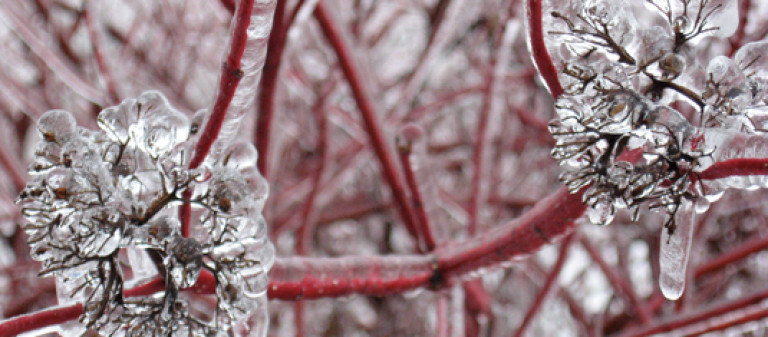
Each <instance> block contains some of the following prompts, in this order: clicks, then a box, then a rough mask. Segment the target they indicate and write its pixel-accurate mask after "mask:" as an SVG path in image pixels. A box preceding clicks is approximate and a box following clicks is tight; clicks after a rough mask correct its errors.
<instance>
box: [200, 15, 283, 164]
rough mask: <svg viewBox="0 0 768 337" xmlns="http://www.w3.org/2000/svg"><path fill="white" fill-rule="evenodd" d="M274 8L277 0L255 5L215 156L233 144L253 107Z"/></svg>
mask: <svg viewBox="0 0 768 337" xmlns="http://www.w3.org/2000/svg"><path fill="white" fill-rule="evenodd" d="M276 4H277V1H276V0H260V1H255V2H254V8H253V12H252V14H251V23H250V25H249V26H248V28H247V30H246V35H247V39H246V44H245V51H244V53H243V57H242V59H241V64H240V69H241V70H242V71H243V77H242V79H241V80H240V83H239V84H238V86H237V89H236V90H235V94H234V96H233V97H232V102H231V103H230V105H229V109H228V110H227V117H226V120H225V121H224V125H223V127H222V128H221V133H220V134H219V138H218V139H217V141H216V143H217V144H216V145H215V148H214V153H215V152H217V151H220V150H221V149H223V148H226V147H227V146H228V145H229V144H230V143H231V142H232V141H233V140H234V137H235V135H237V132H238V130H239V129H240V124H241V121H242V118H243V116H244V115H245V113H246V112H247V111H250V110H251V109H252V107H253V102H254V96H255V95H256V90H257V88H258V85H259V80H260V79H261V72H262V69H263V68H264V61H265V60H266V57H267V42H268V39H269V31H270V30H271V29H272V17H273V16H274V15H273V13H274V11H275V5H276Z"/></svg>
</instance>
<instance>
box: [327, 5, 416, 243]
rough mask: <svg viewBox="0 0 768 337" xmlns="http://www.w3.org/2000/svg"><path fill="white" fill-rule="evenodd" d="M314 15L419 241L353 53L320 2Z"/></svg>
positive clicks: (402, 213)
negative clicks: (333, 53) (332, 51)
mask: <svg viewBox="0 0 768 337" xmlns="http://www.w3.org/2000/svg"><path fill="white" fill-rule="evenodd" d="M313 13H314V17H315V19H316V20H317V23H318V24H319V26H320V29H321V30H322V32H323V35H325V38H326V39H327V40H328V43H329V44H330V45H331V48H333V50H334V52H335V53H336V58H337V59H338V62H339V65H340V66H341V70H342V73H343V74H344V77H345V78H346V79H347V82H348V83H349V86H350V89H351V90H352V97H353V98H354V100H355V103H356V104H357V108H358V110H360V115H361V117H362V119H363V123H364V125H365V129H366V131H367V132H368V135H369V137H370V141H371V147H373V152H374V153H375V154H376V157H377V158H378V159H379V162H380V164H381V169H382V173H383V175H384V179H385V180H386V181H387V183H389V186H390V188H391V189H392V195H393V197H394V199H395V205H396V207H397V210H398V213H399V214H400V218H401V219H402V220H403V224H404V225H405V227H406V228H407V229H408V232H409V233H410V234H411V236H413V237H419V235H420V233H419V232H418V227H417V225H416V224H417V221H418V220H417V219H416V216H415V214H414V212H413V208H412V207H411V204H410V202H409V198H408V194H407V193H406V189H405V182H404V181H403V178H402V176H401V174H400V172H399V171H398V168H397V163H396V162H395V155H394V153H393V151H392V150H391V149H390V146H388V143H387V141H386V138H385V136H384V127H383V126H382V124H381V121H379V116H380V115H381V114H380V113H379V111H378V108H377V107H376V105H375V104H374V101H373V99H372V98H371V96H370V94H369V93H368V91H367V90H366V88H365V86H364V84H363V83H364V82H363V77H362V72H361V71H360V69H359V68H358V67H357V66H356V64H355V60H354V57H353V54H352V50H351V48H350V46H349V45H348V44H347V41H346V40H345V39H344V37H343V35H342V32H341V28H340V26H339V25H338V24H337V23H336V22H335V21H334V19H333V17H332V15H331V13H330V12H329V11H328V9H327V8H326V6H325V4H324V3H323V2H322V1H321V2H319V3H318V4H317V7H315V11H314V12H313Z"/></svg>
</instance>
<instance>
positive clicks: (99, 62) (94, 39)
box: [81, 5, 120, 103]
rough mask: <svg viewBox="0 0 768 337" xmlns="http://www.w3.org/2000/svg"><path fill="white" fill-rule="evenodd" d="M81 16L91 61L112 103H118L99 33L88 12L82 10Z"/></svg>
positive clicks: (118, 96)
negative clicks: (94, 62)
mask: <svg viewBox="0 0 768 337" xmlns="http://www.w3.org/2000/svg"><path fill="white" fill-rule="evenodd" d="M86 6H88V5H86ZM81 15H82V17H83V21H84V22H85V28H86V30H88V38H89V39H90V40H91V47H92V51H93V59H94V60H95V61H96V66H97V67H99V73H100V75H101V77H102V78H103V79H104V82H105V84H106V85H107V93H109V98H110V99H111V102H112V103H118V102H120V94H118V92H117V85H116V84H115V78H114V76H112V70H111V69H110V68H109V65H107V62H106V61H105V60H104V53H103V52H102V49H101V43H100V41H99V33H98V32H97V31H96V27H94V23H93V19H91V15H90V13H89V11H88V10H87V9H84V10H83V12H82V14H81Z"/></svg>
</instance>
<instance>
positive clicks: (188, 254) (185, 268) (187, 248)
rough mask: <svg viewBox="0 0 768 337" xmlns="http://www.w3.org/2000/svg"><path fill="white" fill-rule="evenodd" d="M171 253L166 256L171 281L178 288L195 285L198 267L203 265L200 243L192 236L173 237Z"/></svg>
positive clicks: (198, 272)
mask: <svg viewBox="0 0 768 337" xmlns="http://www.w3.org/2000/svg"><path fill="white" fill-rule="evenodd" d="M171 251H172V254H171V255H169V256H168V258H169V259H170V261H169V262H168V263H166V265H168V266H170V270H169V271H168V274H170V278H171V281H173V283H174V284H175V285H176V286H177V287H179V288H182V289H183V288H189V287H191V286H193V285H195V282H197V278H198V276H200V269H201V268H202V266H203V255H202V254H201V247H200V243H198V242H197V240H195V239H193V238H184V237H181V236H177V237H175V240H174V242H173V247H172V248H171Z"/></svg>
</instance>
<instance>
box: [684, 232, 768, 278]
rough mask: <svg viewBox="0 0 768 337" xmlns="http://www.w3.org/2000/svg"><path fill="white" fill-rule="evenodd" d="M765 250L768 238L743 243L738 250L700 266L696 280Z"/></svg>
mask: <svg viewBox="0 0 768 337" xmlns="http://www.w3.org/2000/svg"><path fill="white" fill-rule="evenodd" d="M763 249H768V238H758V239H755V240H751V241H749V242H746V243H742V244H740V245H739V246H738V247H737V248H736V249H733V250H731V251H729V252H727V253H724V254H722V255H720V256H718V257H717V258H715V259H713V260H709V261H708V262H707V263H704V264H702V265H700V266H698V267H697V268H696V269H695V270H694V272H693V275H694V277H695V278H699V277H701V276H703V275H706V274H709V273H712V272H714V271H717V270H719V269H721V268H724V267H726V266H728V265H730V264H731V263H733V262H735V261H738V260H741V259H743V258H745V257H747V256H749V255H750V254H753V253H755V252H759V251H761V250H763Z"/></svg>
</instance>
